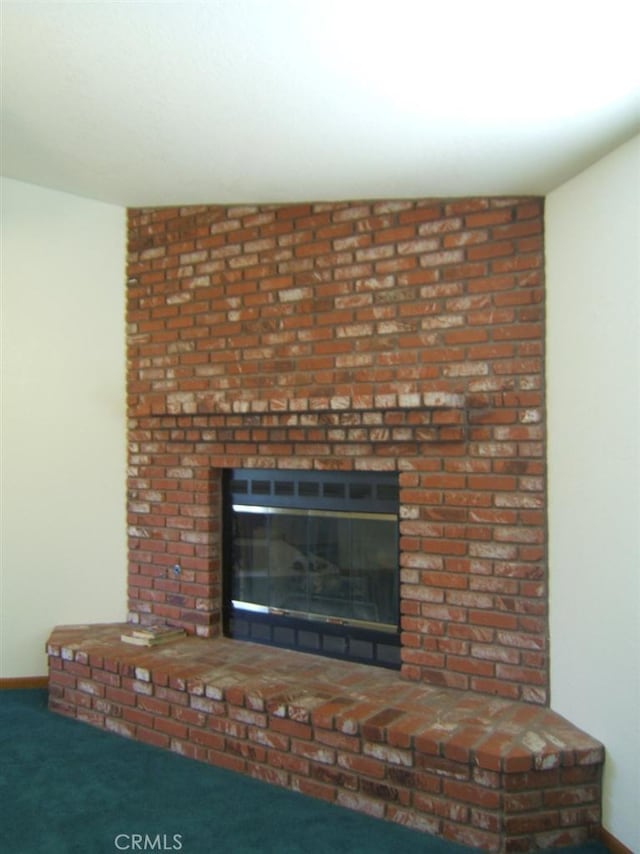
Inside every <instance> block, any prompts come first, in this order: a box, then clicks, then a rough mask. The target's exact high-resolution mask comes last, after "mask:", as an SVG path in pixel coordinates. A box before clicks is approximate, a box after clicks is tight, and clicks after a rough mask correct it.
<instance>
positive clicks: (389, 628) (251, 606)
mask: <svg viewBox="0 0 640 854" xmlns="http://www.w3.org/2000/svg"><path fill="white" fill-rule="evenodd" d="M231 604H232V605H233V607H234V608H237V609H238V610H240V611H252V612H253V613H256V614H271V615H273V616H274V617H298V618H302V619H305V620H316V621H317V622H319V623H329V624H330V625H333V626H361V627H362V628H363V629H375V630H377V631H380V632H394V633H395V632H397V631H398V627H397V626H394V625H393V624H392V623H375V622H370V621H369V620H357V619H353V620H345V619H343V618H342V617H328V616H327V615H326V614H316V613H314V612H313V611H289V610H286V609H284V608H271V607H270V606H269V605H258V604H257V603H255V602H244V601H243V600H241V599H232V600H231Z"/></svg>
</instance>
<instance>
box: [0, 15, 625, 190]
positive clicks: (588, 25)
mask: <svg viewBox="0 0 640 854" xmlns="http://www.w3.org/2000/svg"><path fill="white" fill-rule="evenodd" d="M1 9H2V56H1V62H2V150H1V153H2V161H1V171H2V174H3V175H5V176H7V177H10V178H15V179H18V180H20V181H26V182H29V183H35V184H39V185H42V186H45V187H51V188H53V189H58V190H62V191H65V192H70V193H74V194H76V195H80V196H87V197H90V198H94V199H98V200H102V201H105V202H110V203H114V204H118V205H126V206H147V205H149V206H151V205H153V206H155V205H173V204H193V203H234V202H270V201H271V202H279V201H301V200H306V201H320V200H338V199H361V198H404V197H410V198H411V197H413V198H415V197H436V196H437V197H443V196H444V197H447V196H460V195H476V194H546V193H547V192H549V191H550V190H551V189H553V188H554V187H556V186H558V185H559V184H560V183H562V182H563V181H565V180H567V179H568V178H570V177H572V176H573V175H575V174H577V173H578V172H579V171H581V170H582V169H584V168H585V167H586V166H588V165H590V164H591V163H593V162H595V161H596V160H597V159H598V158H599V157H601V156H602V155H603V154H605V153H606V152H608V151H610V150H611V149H612V148H614V147H616V146H617V145H619V144H620V143H622V142H624V141H625V140H627V139H629V138H630V137H631V136H633V135H635V134H636V133H638V132H639V131H640V62H638V48H637V25H636V21H635V15H634V12H635V11H636V6H635V3H634V2H629V0H627V1H626V2H621V0H609V2H607V3H606V4H605V3H602V2H600V3H596V2H594V3H585V2H584V1H583V2H566V0H550V1H549V2H547V0H537V2H536V3H527V4H525V3H519V2H514V0H499V2H496V0H484V2H478V0H457V2H449V3H447V2H446V0H441V2H437V3H432V2H430V0H210V2H144V0H138V2H127V0H121V2H62V3H60V2H4V0H3V2H2V5H1Z"/></svg>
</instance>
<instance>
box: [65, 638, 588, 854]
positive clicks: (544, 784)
mask: <svg viewBox="0 0 640 854" xmlns="http://www.w3.org/2000/svg"><path fill="white" fill-rule="evenodd" d="M122 629H123V626H121V625H104V626H77V627H73V626H70V627H60V628H57V629H55V630H54V632H53V633H52V635H51V637H50V639H49V642H48V655H49V666H50V669H49V673H50V706H51V708H52V709H53V710H55V711H56V712H59V713H62V714H66V715H69V716H71V717H76V718H77V719H78V720H81V721H85V722H87V723H90V724H93V725H95V726H99V727H102V728H104V729H106V730H109V731H111V732H114V733H117V734H119V735H123V736H127V737H129V738H135V739H138V740H140V741H144V742H147V743H150V744H154V745H157V746H159V747H163V748H167V749H171V750H174V751H175V752H177V753H180V754H183V755H186V756H189V757H192V758H194V759H198V760H201V761H204V762H209V763H211V764H213V765H219V766H222V767H225V768H229V769H232V770H234V771H237V772H241V773H245V774H249V775H251V776H253V777H256V778H258V779H262V780H266V781H268V782H270V783H274V784H277V785H280V786H284V787H288V788H290V789H293V790H295V791H299V792H302V793H304V794H307V795H311V796H314V797H318V798H323V799H325V800H327V801H330V802H332V803H336V804H339V805H342V806H345V807H348V808H351V809H355V810H359V811H362V812H365V813H368V814H370V815H372V816H376V817H379V818H385V819H387V820H390V821H395V822H398V823H400V824H405V825H408V826H411V827H414V828H416V829H419V830H422V831H425V832H427V833H430V834H435V835H438V836H441V837H443V838H445V839H449V840H455V841H457V842H460V843H463V844H467V845H471V846H475V847H478V848H482V849H483V850H486V851H493V852H503V851H504V852H506V851H513V852H525V851H534V850H538V849H542V848H547V847H553V846H562V845H568V844H575V843H578V842H583V841H584V840H586V839H587V838H589V837H590V836H592V835H594V834H595V833H596V832H597V830H598V828H599V824H600V797H601V772H602V763H603V748H602V746H601V745H600V744H599V743H598V742H597V741H595V740H594V739H592V738H591V737H590V736H588V735H586V734H585V733H583V732H581V731H580V730H578V729H577V728H576V727H574V726H573V725H571V724H570V723H569V722H567V721H566V720H565V719H563V718H561V717H560V716H559V715H557V714H555V713H554V712H551V711H549V710H548V709H544V708H542V707H540V706H536V705H532V704H524V703H518V702H513V701H510V700H505V699H502V698H491V697H482V696H480V695H478V694H473V693H469V692H462V691H457V690H452V689H448V688H437V687H433V686H427V685H423V684H420V683H416V682H411V681H408V680H406V679H403V678H401V677H400V676H398V675H397V674H395V673H393V672H391V671H388V670H383V669H379V668H373V667H369V666H365V665H359V664H354V663H350V662H338V661H331V660H329V659H326V658H321V657H318V656H313V655H307V654H304V653H297V652H292V651H288V650H275V649H273V648H268V647H263V646H257V645H254V644H249V643H243V642H238V641H233V640H229V639H226V638H219V639H216V640H203V639H199V638H194V637H191V638H186V639H184V640H180V641H176V642H173V643H171V644H169V645H166V646H162V647H158V648H155V649H141V648H139V647H131V646H128V645H127V644H124V643H122V642H121V641H120V634H121V631H122Z"/></svg>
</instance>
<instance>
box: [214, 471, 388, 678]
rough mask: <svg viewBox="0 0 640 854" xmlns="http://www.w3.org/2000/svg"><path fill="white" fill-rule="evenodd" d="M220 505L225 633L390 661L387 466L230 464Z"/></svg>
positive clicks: (384, 662) (343, 654)
mask: <svg viewBox="0 0 640 854" xmlns="http://www.w3.org/2000/svg"><path fill="white" fill-rule="evenodd" d="M226 506H227V510H226V514H225V516H226V536H225V543H226V548H225V564H226V579H227V583H226V588H227V597H226V598H227V609H226V611H227V620H226V623H227V629H228V633H229V634H231V635H232V636H234V637H236V636H242V635H247V636H248V637H249V638H251V639H253V640H260V641H263V642H267V643H275V644H279V645H283V646H290V647H294V648H299V647H301V648H309V649H311V650H313V651H316V652H321V653H326V654H329V655H334V656H337V657H345V658H355V659H358V660H368V661H369V660H373V661H376V663H381V664H384V665H386V666H396V665H397V663H398V660H399V657H398V651H397V642H396V636H397V632H398V574H399V573H398V486H397V475H396V474H395V473H387V472H383V473H380V472H322V473H318V472H306V471H305V472H289V471H280V470H268V471H267V470H263V469H251V470H248V469H234V470H232V471H230V472H228V477H227V487H226ZM378 647H379V648H378ZM378 659H380V660H379V661H378Z"/></svg>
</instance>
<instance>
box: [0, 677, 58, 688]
mask: <svg viewBox="0 0 640 854" xmlns="http://www.w3.org/2000/svg"><path fill="white" fill-rule="evenodd" d="M48 686H49V677H48V676H18V677H16V678H13V679H0V691H8V690H13V691H15V690H20V689H26V688H47V687H48Z"/></svg>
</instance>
